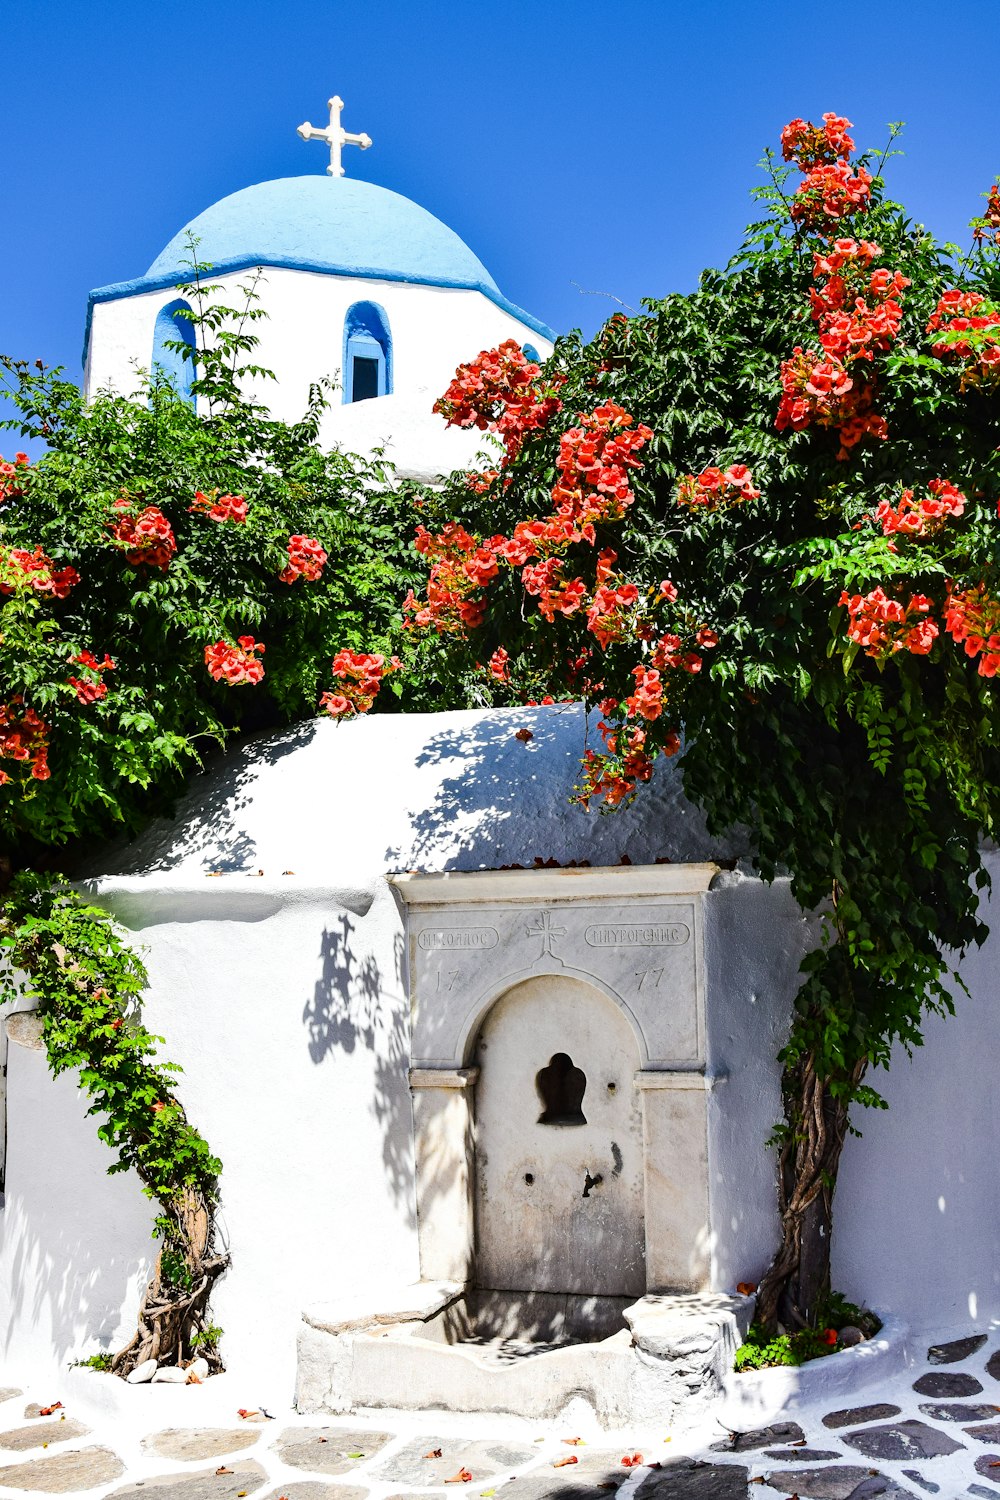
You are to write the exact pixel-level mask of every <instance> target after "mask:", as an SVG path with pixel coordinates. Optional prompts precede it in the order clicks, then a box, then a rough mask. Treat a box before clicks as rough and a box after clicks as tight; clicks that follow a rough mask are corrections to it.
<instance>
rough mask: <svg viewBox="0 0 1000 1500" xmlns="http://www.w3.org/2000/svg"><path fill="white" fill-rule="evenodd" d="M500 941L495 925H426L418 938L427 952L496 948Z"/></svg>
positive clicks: (475, 950) (418, 942)
mask: <svg viewBox="0 0 1000 1500" xmlns="http://www.w3.org/2000/svg"><path fill="white" fill-rule="evenodd" d="M499 941H500V934H499V932H497V930H496V928H495V927H425V928H424V930H423V932H422V933H421V934H420V936H419V937H418V938H417V944H418V946H419V947H421V948H422V949H423V950H424V952H425V953H457V952H478V951H480V950H481V949H483V948H495V947H496V946H497V944H498V943H499Z"/></svg>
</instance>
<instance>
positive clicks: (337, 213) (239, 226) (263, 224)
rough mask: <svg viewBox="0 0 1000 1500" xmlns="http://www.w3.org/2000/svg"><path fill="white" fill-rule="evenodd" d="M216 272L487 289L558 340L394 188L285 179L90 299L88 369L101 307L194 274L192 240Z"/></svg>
mask: <svg viewBox="0 0 1000 1500" xmlns="http://www.w3.org/2000/svg"><path fill="white" fill-rule="evenodd" d="M192 235H193V236H194V237H195V238H196V239H197V240H198V242H199V243H198V246H197V250H196V254H197V256H198V259H199V260H201V261H207V262H208V263H209V264H210V265H211V267H212V270H213V271H214V272H216V273H217V274H219V275H224V274H225V273H226V272H229V271H243V270H247V269H249V268H251V267H253V266H286V267H289V268H290V269H292V270H296V271H321V272H324V273H326V274H327V275H333V276H353V277H357V278H367V279H372V280H381V281H406V282H415V283H417V284H418V285H422V286H444V287H458V288H461V289H465V290H468V291H475V292H482V294H483V296H484V297H488V298H489V299H490V301H491V302H495V303H496V305H497V307H501V308H503V310H504V312H507V313H510V314H511V315H512V316H513V317H515V318H517V320H518V321H519V322H521V323H524V324H525V325H526V326H527V327H528V328H531V329H533V330H534V331H535V332H536V333H540V334H541V336H542V337H543V338H545V339H550V340H554V339H555V334H554V333H553V331H552V329H551V328H549V326H548V325H547V324H546V323H543V322H541V320H540V319H538V318H534V317H532V315H531V314H530V313H526V312H524V311H523V310H522V309H521V308H520V307H517V306H515V304H514V303H513V302H510V301H508V299H507V298H506V297H505V296H504V295H503V293H502V292H501V291H500V289H499V287H498V286H497V284H496V282H495V281H494V280H493V277H492V276H491V275H490V273H489V271H487V269H486V267H485V266H484V265H483V263H482V261H481V260H480V259H479V257H478V256H476V255H473V253H472V251H471V250H470V249H469V247H468V245H467V244H466V243H465V241H464V240H461V239H459V237H458V235H457V234H456V233H455V232H454V230H452V229H449V228H448V226H447V224H442V222H441V220H440V219H435V217H434V215H433V214H429V213H428V212H427V210H426V209H425V208H421V207H420V206H419V204H417V203H413V202H411V201H410V199H409V198H404V197H402V195H401V194H400V193H393V192H391V191H390V190H389V188H384V187H376V186H375V184H374V183H371V182H358V181H356V180H355V179H354V178H350V177H336V178H335V177H318V176H316V177H279V178H277V179H276V180H275V181H274V182H260V183H258V184H257V186H256V187H248V188H242V189H241V190H240V192H238V193H230V195H229V197H228V198H222V199H220V201H219V202H218V203H213V205H212V207H211V208H206V210H205V212H204V213H201V214H199V215H198V217H197V218H196V219H192V220H191V222H190V224H188V225H187V226H186V227H185V228H184V229H182V230H181V232H180V234H175V235H174V237H173V239H172V240H171V241H170V243H169V245H167V246H166V248H165V249H164V250H162V251H161V252H160V254H159V255H158V256H157V257H156V259H155V260H154V261H153V264H152V265H151V266H150V268H149V270H148V271H147V272H146V274H145V276H140V277H137V278H136V279H135V280H134V281H117V282H114V283H113V284H112V285H111V286H102V287H98V288H97V290H96V291H93V292H91V294H90V301H89V305H88V308H87V331H86V334H85V336H84V352H83V357H84V363H86V359H87V345H88V343H89V341H90V326H91V318H92V315H93V309H94V305H95V303H98V302H112V301H117V299H118V298H119V297H134V296H136V295H138V294H140V293H143V292H152V291H161V290H164V289H166V288H168V287H175V286H176V285H177V283H178V282H182V281H186V280H187V279H188V277H189V275H190V265H189V262H190V260H191V251H190V248H189V246H188V244H187V241H188V239H189V237H190V236H192Z"/></svg>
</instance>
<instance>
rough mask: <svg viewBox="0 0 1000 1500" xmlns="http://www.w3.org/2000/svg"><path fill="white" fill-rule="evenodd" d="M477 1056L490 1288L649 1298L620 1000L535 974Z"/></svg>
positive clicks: (481, 1202)
mask: <svg viewBox="0 0 1000 1500" xmlns="http://www.w3.org/2000/svg"><path fill="white" fill-rule="evenodd" d="M475 1065H476V1066H477V1067H478V1069H479V1075H478V1080H477V1083H476V1089H475V1104H474V1114H475V1225H476V1231H475V1234H476V1243H475V1277H476V1283H477V1285H479V1286H481V1287H487V1288H490V1289H491V1290H507V1291H541V1292H566V1293H581V1294H584V1295H588V1296H632V1295H634V1296H642V1295H643V1294H644V1292H645V1290H646V1266H645V1230H644V1212H643V1145H642V1107H641V1103H640V1099H639V1095H638V1093H637V1091H636V1090H635V1088H634V1087H633V1080H634V1078H635V1076H636V1073H637V1071H638V1070H639V1066H640V1059H639V1052H638V1048H637V1046H636V1043H635V1038H634V1036H633V1034H632V1029H631V1027H630V1025H629V1023H628V1021H627V1020H626V1018H625V1016H624V1015H623V1014H622V1012H621V1010H620V1009H619V1007H618V1006H616V1005H614V1004H612V1002H611V1001H610V1000H609V999H608V998H607V996H606V995H604V994H602V993H601V991H600V990H599V989H597V988H596V987H595V986H593V985H590V984H586V983H583V982H581V981H580V980H578V979H569V978H567V977H565V976H564V975H561V974H547V975H541V976H538V977H536V978H532V979H527V980H524V981H523V982H522V983H520V984H517V985H515V986H514V987H513V988H512V989H509V990H507V991H506V993H505V994H504V995H503V996H502V997H501V998H500V999H499V1000H497V1001H496V1003H495V1004H494V1005H493V1006H492V1007H491V1009H490V1010H489V1012H488V1013H487V1015H486V1018H485V1020H484V1021H483V1024H482V1026H481V1028H480V1031H479V1036H478V1039H477V1044H476V1049H475Z"/></svg>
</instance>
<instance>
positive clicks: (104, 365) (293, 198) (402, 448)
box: [84, 98, 555, 479]
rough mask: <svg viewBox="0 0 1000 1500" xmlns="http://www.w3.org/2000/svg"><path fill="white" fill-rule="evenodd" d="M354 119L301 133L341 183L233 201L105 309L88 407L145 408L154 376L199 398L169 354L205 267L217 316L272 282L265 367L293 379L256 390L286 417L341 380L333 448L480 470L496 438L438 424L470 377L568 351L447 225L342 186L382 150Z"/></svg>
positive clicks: (88, 349) (314, 178) (93, 341)
mask: <svg viewBox="0 0 1000 1500" xmlns="http://www.w3.org/2000/svg"><path fill="white" fill-rule="evenodd" d="M341 108H342V101H341V100H340V99H338V98H334V99H331V100H330V121H331V123H330V127H329V129H328V130H326V131H322V132H319V131H313V128H312V127H311V126H308V125H304V126H301V127H300V132H299V133H300V134H303V133H306V132H310V133H311V136H312V138H317V139H322V140H323V141H324V142H327V143H328V144H330V146H331V165H330V169H328V171H327V173H326V175H320V174H319V173H316V174H313V175H311V176H307V177H282V178H278V179H277V180H276V181H273V182H261V183H258V184H257V185H256V186H255V187H247V188H242V189H241V190H240V191H239V192H237V193H231V194H230V195H229V196H228V197H227V198H223V199H222V200H221V201H220V202H219V203H214V204H213V205H212V206H211V207H210V208H207V209H205V211H204V212H203V213H200V214H198V215H197V216H196V217H195V218H194V219H192V220H191V222H190V223H189V224H187V225H185V227H184V228H183V229H181V230H180V231H179V232H178V233H177V234H176V235H174V237H173V239H172V240H171V241H170V243H169V244H168V245H167V246H166V247H165V248H164V249H163V250H162V251H161V252H160V254H159V255H158V256H157V257H156V259H155V260H154V261H153V263H152V265H151V266H150V267H149V269H148V270H147V272H146V274H145V275H144V276H140V277H137V278H136V279H134V280H131V281H123V282H116V283H115V284H113V285H111V286H104V287H99V288H98V289H97V290H96V291H94V292H92V293H91V295H90V305H89V309H88V316H87V332H86V341H85V351H84V361H85V372H84V391H85V394H87V395H91V394H93V393H94V392H95V391H98V390H105V389H111V390H114V391H117V392H119V393H121V394H123V395H133V394H135V393H136V392H137V391H138V390H139V388H140V385H141V380H142V375H143V372H145V371H149V370H150V369H152V368H158V369H160V370H162V371H165V372H166V373H167V374H168V375H169V376H170V377H171V378H173V379H174V381H175V382H176V383H177V384H178V386H179V387H180V389H181V390H187V389H189V388H190V383H191V379H192V377H193V366H192V364H191V362H190V361H189V360H185V359H184V358H183V357H182V356H181V355H180V354H179V353H178V352H177V351H175V350H170V349H168V348H167V347H166V345H167V344H168V343H170V342H176V341H177V340H184V341H185V342H189V343H193V339H194V331H193V329H192V326H191V323H190V322H189V321H188V320H187V319H185V318H180V319H178V318H177V317H176V316H175V315H176V313H177V312H178V311H179V310H181V309H187V310H190V302H189V301H188V300H186V299H185V298H183V297H181V296H179V295H178V291H177V287H178V282H187V281H189V280H190V279H191V266H192V260H193V258H197V260H198V261H199V262H201V263H205V264H208V265H210V266H211V271H210V272H209V273H208V274H207V280H208V282H209V283H210V284H211V285H213V286H218V287H219V288H220V291H219V292H218V293H217V294H216V296H215V297H214V298H213V299H212V300H215V301H220V302H223V303H225V304H226V305H228V306H232V307H237V308H239V307H241V306H242V305H243V294H242V293H241V291H240V288H241V286H245V285H247V284H248V283H249V282H250V281H251V280H252V279H253V277H254V274H255V272H256V271H257V270H258V268H259V269H260V271H261V276H260V281H259V283H258V284H257V293H258V295H259V297H260V300H261V305H262V306H263V307H264V309H265V310H266V312H267V318H266V320H262V321H261V322H259V323H257V324H255V325H254V332H255V333H257V334H258V336H259V338H260V345H259V347H258V349H257V350H256V352H255V357H254V362H255V363H257V364H259V365H262V366H263V367H264V368H265V369H268V370H271V371H272V372H273V373H274V375H275V376H276V377H277V379H276V381H274V382H271V381H266V382H258V383H257V384H256V385H255V386H253V387H251V388H250V390H251V393H252V394H254V395H255V396H256V397H257V398H259V399H260V400H261V401H263V402H265V403H266V404H267V406H268V407H269V409H270V410H271V412H272V414H273V415H274V416H275V417H278V418H280V419H281V420H283V421H289V422H294V421H297V420H298V419H299V417H301V415H302V413H303V411H304V410H305V406H306V401H307V399H308V395H309V387H310V385H311V384H313V383H314V382H316V381H318V380H320V379H322V378H323V377H327V378H329V379H331V380H334V381H335V382H336V383H337V386H338V389H337V391H336V393H335V395H334V397H333V406H332V409H331V410H330V411H329V412H327V414H326V418H325V422H324V425H323V427H322V429H321V441H323V442H324V443H327V444H333V443H339V444H341V445H342V446H343V447H345V448H347V449H349V450H351V451H354V452H370V451H371V450H372V449H374V448H376V447H384V448H385V450H386V456H387V458H388V459H389V460H390V461H391V462H392V463H394V464H395V465H396V468H397V471H398V472H399V473H400V474H403V475H406V476H411V477H414V478H417V479H434V478H437V477H438V476H440V475H442V474H447V473H450V472H451V471H452V470H453V469H456V468H459V467H461V466H463V465H465V466H469V465H471V463H472V460H473V458H474V456H475V453H476V452H477V450H478V449H479V448H480V447H481V446H482V437H481V435H480V434H478V433H475V432H473V433H466V432H461V431H459V430H457V429H449V428H446V427H445V424H444V423H443V422H442V421H441V419H440V418H439V417H437V416H435V415H434V414H433V412H432V410H431V408H432V407H433V405H434V402H435V401H436V399H437V398H438V396H440V395H441V393H442V392H443V391H444V390H445V388H446V387H447V385H448V383H449V381H450V380H451V378H452V375H453V374H454V372H455V369H456V366H457V365H459V364H460V363H461V362H462V361H463V360H467V359H469V358H470V357H472V355H474V354H476V353H478V352H479V350H480V349H489V348H494V347H495V346H496V345H497V344H499V343H501V342H502V341H503V340H505V339H514V340H516V341H517V342H518V343H519V344H521V345H522V346H524V347H526V348H527V349H528V350H529V352H530V353H531V354H532V356H534V355H540V356H542V357H543V358H544V357H545V356H546V355H548V354H549V353H551V350H552V340H553V338H554V337H555V335H554V334H553V332H552V329H550V328H549V327H547V325H546V324H545V323H543V322H541V321H540V320H539V319H538V318H534V317H532V316H531V314H530V313H526V312H524V311H522V309H521V308H519V307H516V306H515V305H514V303H513V302H511V301H509V299H508V298H507V297H505V296H504V295H503V293H502V292H501V291H500V289H499V287H498V286H497V284H496V282H495V281H494V280H493V277H492V276H491V275H490V273H489V271H488V270H487V269H486V267H485V266H484V265H483V263H482V261H481V260H480V259H479V258H478V256H476V255H475V254H474V252H473V251H472V250H470V249H469V247H468V245H466V244H465V243H464V242H463V241H462V240H461V239H460V238H459V236H458V235H457V234H456V233H455V232H454V230H452V229H449V228H448V226H447V225H446V224H442V222H441V220H440V219H436V218H435V217H434V215H433V214H430V213H428V212H427V210H426V209H425V208H421V207H420V205H419V204H417V203H413V202H412V201H411V200H410V199H409V198H404V197H402V195H401V194H399V193H394V192H392V191H390V189H388V188H384V187H378V186H376V185H375V184H374V183H370V182H360V181H356V180H354V179H351V178H348V177H346V176H345V175H342V174H343V166H342V164H341V160H340V154H341V145H342V144H344V143H345V142H346V143H348V144H355V145H362V144H363V143H364V142H367V143H368V144H369V145H370V144H371V142H370V140H369V138H368V137H367V136H363V137H362V136H350V135H348V133H347V132H345V131H343V130H342V129H341V128H340V124H339V120H340V111H341ZM309 138H310V135H309V134H307V135H306V139H309Z"/></svg>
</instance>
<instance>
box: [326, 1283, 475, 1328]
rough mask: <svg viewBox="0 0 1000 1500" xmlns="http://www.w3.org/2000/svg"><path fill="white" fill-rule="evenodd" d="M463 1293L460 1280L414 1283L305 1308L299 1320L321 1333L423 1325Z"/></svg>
mask: <svg viewBox="0 0 1000 1500" xmlns="http://www.w3.org/2000/svg"><path fill="white" fill-rule="evenodd" d="M464 1291H465V1285H464V1283H463V1282H460V1281H417V1282H414V1283H413V1284H412V1285H411V1286H404V1287H399V1288H397V1289H396V1290H394V1291H384V1292H381V1293H380V1294H379V1295H378V1296H377V1297H373V1296H372V1295H371V1293H370V1292H363V1293H352V1294H350V1295H349V1296H345V1297H338V1298H337V1300H336V1301H334V1302H317V1303H315V1304H314V1305H313V1306H312V1307H307V1308H306V1310H305V1312H304V1313H303V1314H302V1317H303V1320H304V1321H305V1322H306V1323H308V1324H310V1326H311V1327H313V1328H319V1329H321V1330H322V1331H323V1332H324V1333H348V1332H350V1331H351V1330H352V1329H356V1328H371V1327H372V1325H373V1324H378V1323H412V1322H415V1321H420V1322H426V1321H427V1319H428V1318H433V1317H434V1315H435V1313H439V1312H440V1311H441V1309H442V1308H443V1307H447V1306H448V1303H449V1302H454V1300H455V1298H456V1297H460V1296H461V1295H462V1293H463V1292H464Z"/></svg>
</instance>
